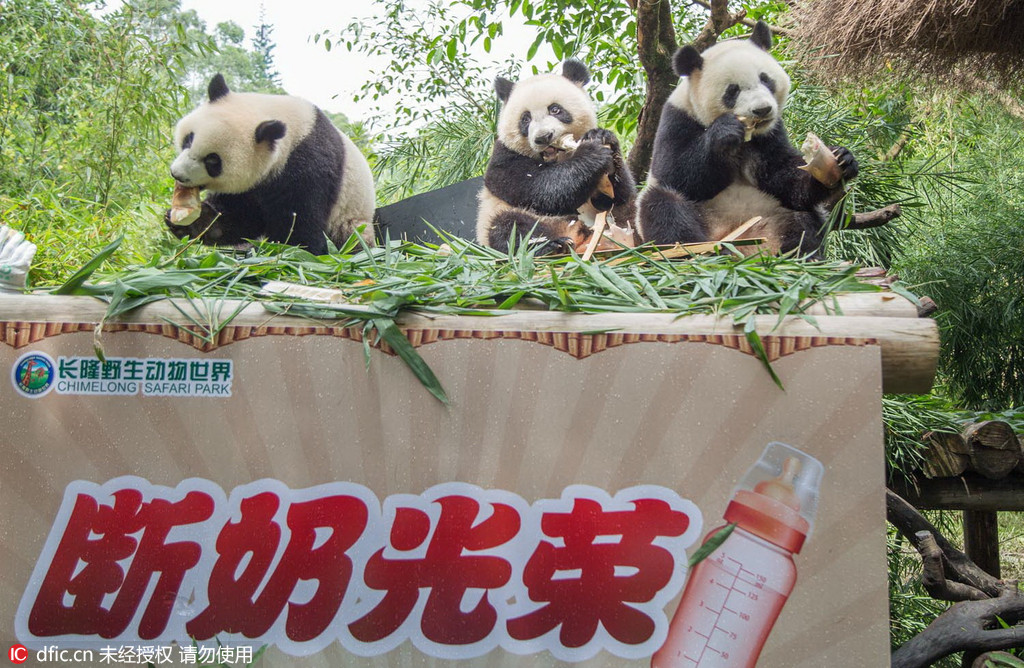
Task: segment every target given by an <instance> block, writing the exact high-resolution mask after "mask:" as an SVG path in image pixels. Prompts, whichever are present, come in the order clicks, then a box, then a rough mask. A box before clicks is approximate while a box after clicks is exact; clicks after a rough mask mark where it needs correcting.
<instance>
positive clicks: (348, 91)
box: [181, 0, 551, 120]
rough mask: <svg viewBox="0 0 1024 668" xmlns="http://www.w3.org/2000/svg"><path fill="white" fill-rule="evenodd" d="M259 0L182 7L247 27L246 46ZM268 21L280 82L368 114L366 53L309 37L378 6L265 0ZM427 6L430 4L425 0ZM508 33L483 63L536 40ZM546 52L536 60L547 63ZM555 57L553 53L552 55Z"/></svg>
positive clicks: (514, 30)
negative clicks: (359, 99)
mask: <svg viewBox="0 0 1024 668" xmlns="http://www.w3.org/2000/svg"><path fill="white" fill-rule="evenodd" d="M260 4H261V3H260V2H259V1H258V0H182V2H181V5H182V9H183V10H189V9H194V10H195V11H196V13H198V14H199V17H200V18H202V19H203V20H204V21H205V22H206V27H207V30H208V31H212V30H213V28H214V27H216V25H217V24H218V23H221V22H222V21H234V22H235V23H237V24H238V25H239V26H241V27H242V28H243V29H244V30H245V37H246V42H245V44H246V46H249V45H250V44H251V43H250V41H249V40H250V39H251V38H252V36H253V34H254V33H255V30H254V26H256V25H257V23H258V22H259V14H260ZM262 4H263V6H264V8H265V11H266V18H265V20H266V22H267V23H269V24H271V25H272V26H273V28H274V31H273V33H272V38H273V40H274V43H275V48H274V51H273V56H274V65H275V67H276V69H277V71H278V72H279V73H280V75H281V84H282V86H284V88H285V90H287V91H288V92H289V93H290V94H292V95H298V96H300V97H304V98H306V99H307V100H310V101H311V102H313V103H314V104H316V105H318V106H320V107H322V108H323V109H326V110H328V111H340V112H342V113H344V114H345V115H346V116H348V117H349V118H350V119H352V120H358V119H363V118H365V117H366V116H367V115H368V114H369V111H370V106H371V105H370V103H369V102H366V103H359V104H356V103H353V101H352V96H353V95H354V94H355V93H356V92H357V91H358V90H359V87H360V86H361V85H362V84H363V82H364V81H365V80H366V78H367V71H368V69H369V68H370V67H371V65H372V63H370V62H369V61H368V60H367V59H366V56H363V55H362V54H359V53H356V52H352V53H349V52H348V51H347V50H346V49H345V48H344V46H342V47H340V48H338V47H335V48H334V49H332V50H331V51H330V52H328V51H327V50H326V49H325V48H324V46H323V43H322V41H321V43H319V44H314V43H313V41H312V39H311V36H312V35H313V34H315V33H317V32H322V31H325V30H328V31H331V32H334V33H337V32H338V31H339V30H340V29H341V28H343V27H345V26H347V25H348V24H349V23H351V22H352V21H353V20H354V19H356V18H358V17H361V16H368V15H370V12H372V11H373V10H374V8H375V7H374V5H373V4H371V3H370V2H355V1H354V0H341V1H334V2H329V1H326V0H263V3H262ZM423 4H424V6H425V5H426V2H425V0H424V3H423ZM505 33H506V34H505V36H504V37H503V38H502V39H501V40H500V42H497V43H496V45H495V47H494V49H492V52H491V53H490V54H483V53H482V52H481V58H480V60H481V62H488V61H489V60H491V61H493V62H495V63H496V64H497V63H500V62H502V61H503V60H504V59H505V57H506V56H507V54H509V53H520V54H523V56H524V57H525V53H526V49H527V48H528V47H529V44H530V42H531V41H532V31H530V30H527V29H525V28H523V27H522V26H517V25H515V24H514V23H508V22H506V25H505ZM543 55H544V54H543V53H541V54H539V55H538V56H537V57H535V58H534V61H533V62H535V63H538V64H542V63H543V62H544V58H543ZM548 57H549V58H550V57H551V56H550V55H549V56H548Z"/></svg>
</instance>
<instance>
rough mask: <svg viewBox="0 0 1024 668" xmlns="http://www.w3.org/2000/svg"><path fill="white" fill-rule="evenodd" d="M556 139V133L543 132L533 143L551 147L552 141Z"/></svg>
mask: <svg viewBox="0 0 1024 668" xmlns="http://www.w3.org/2000/svg"><path fill="white" fill-rule="evenodd" d="M554 138H555V133H554V132H550V131H548V132H541V133H540V134H538V135H537V136H536V137H534V138H533V143H534V144H536V145H537V146H550V145H551V141H552V140H553V139H554Z"/></svg>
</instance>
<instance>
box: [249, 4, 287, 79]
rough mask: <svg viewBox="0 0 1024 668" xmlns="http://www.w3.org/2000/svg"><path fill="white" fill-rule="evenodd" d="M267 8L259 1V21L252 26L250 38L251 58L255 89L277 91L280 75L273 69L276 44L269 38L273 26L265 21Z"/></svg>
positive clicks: (272, 31)
mask: <svg viewBox="0 0 1024 668" xmlns="http://www.w3.org/2000/svg"><path fill="white" fill-rule="evenodd" d="M266 17H267V10H266V7H265V6H264V5H263V3H260V17H259V23H257V24H256V26H255V27H254V28H253V29H254V30H255V35H253V38H252V49H253V54H252V55H253V60H254V64H255V73H254V77H255V79H256V81H255V82H254V83H255V84H256V88H255V89H256V90H266V91H279V90H281V75H280V74H278V72H277V70H276V69H274V53H273V51H274V48H275V46H276V44H274V41H273V40H272V39H271V35H273V33H274V26H272V25H271V24H269V23H267V19H266Z"/></svg>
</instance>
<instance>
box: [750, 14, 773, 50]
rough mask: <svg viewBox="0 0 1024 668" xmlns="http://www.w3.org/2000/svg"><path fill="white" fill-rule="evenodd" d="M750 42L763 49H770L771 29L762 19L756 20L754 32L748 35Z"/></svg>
mask: <svg viewBox="0 0 1024 668" xmlns="http://www.w3.org/2000/svg"><path fill="white" fill-rule="evenodd" d="M750 42H751V43H752V44H753V45H754V46H759V47H761V48H762V49H764V50H765V51H771V50H772V29H771V28H769V27H768V24H767V23H765V22H764V21H758V22H757V24H756V25H755V26H754V33H753V34H752V35H751V36H750Z"/></svg>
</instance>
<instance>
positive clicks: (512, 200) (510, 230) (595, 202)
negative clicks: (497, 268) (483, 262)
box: [476, 59, 636, 254]
mask: <svg viewBox="0 0 1024 668" xmlns="http://www.w3.org/2000/svg"><path fill="white" fill-rule="evenodd" d="M589 81H590V73H589V72H588V71H587V68H586V66H584V65H583V63H581V62H579V61H578V60H575V59H569V60H566V61H565V62H564V63H563V64H562V73H561V74H553V73H552V74H538V75H535V76H532V77H527V78H525V79H522V80H520V81H518V82H515V83H513V82H512V81H509V80H508V79H505V78H503V77H498V78H497V79H495V82H494V88H495V91H496V92H497V95H498V99H499V100H500V101H501V103H502V108H501V113H500V115H499V117H498V138H497V140H496V141H495V142H494V149H493V151H492V153H491V160H490V163H489V164H488V165H487V171H486V173H485V174H484V187H483V189H482V190H481V192H480V208H479V213H478V216H477V228H476V231H477V241H478V242H480V243H481V244H483V245H486V246H491V247H492V248H495V249H498V250H500V251H507V250H508V247H509V240H510V239H511V238H512V237H513V235H514V236H515V239H516V243H521V242H523V241H525V240H527V239H528V240H529V241H530V242H532V243H536V244H538V246H539V247H538V249H537V252H538V253H539V254H545V253H553V252H560V251H562V252H564V251H566V250H568V248H571V247H574V246H578V244H579V243H580V241H581V240H586V239H587V238H589V236H590V230H589V229H587V228H584V224H592V223H593V220H594V216H595V215H596V214H597V212H599V211H609V212H610V215H612V216H613V217H614V219H616V220H617V221H618V223H619V224H620V225H621V224H623V223H629V224H632V218H633V214H634V205H635V199H636V185H635V183H634V182H633V177H632V175H631V174H630V172H629V168H628V167H626V164H625V162H624V161H623V160H622V154H621V151H620V149H619V141H618V139H617V138H616V136H615V134H614V133H613V132H611V131H610V130H605V129H602V128H598V127H597V112H596V111H595V109H594V103H593V101H592V100H591V99H590V96H589V95H587V93H586V92H584V90H583V86H584V85H586V84H587V82H589ZM570 137H571V140H569V138H570ZM567 140H569V141H567ZM574 142H578V145H576V146H575V148H574V149H571V150H566V149H565V148H564V147H565V146H572V145H573V144H574ZM606 177H607V178H608V180H609V181H610V182H611V186H612V193H613V194H612V196H609V195H608V194H606V193H604V192H601V185H602V182H604V181H605V178H606ZM579 220H582V221H583V222H577V221H579Z"/></svg>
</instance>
